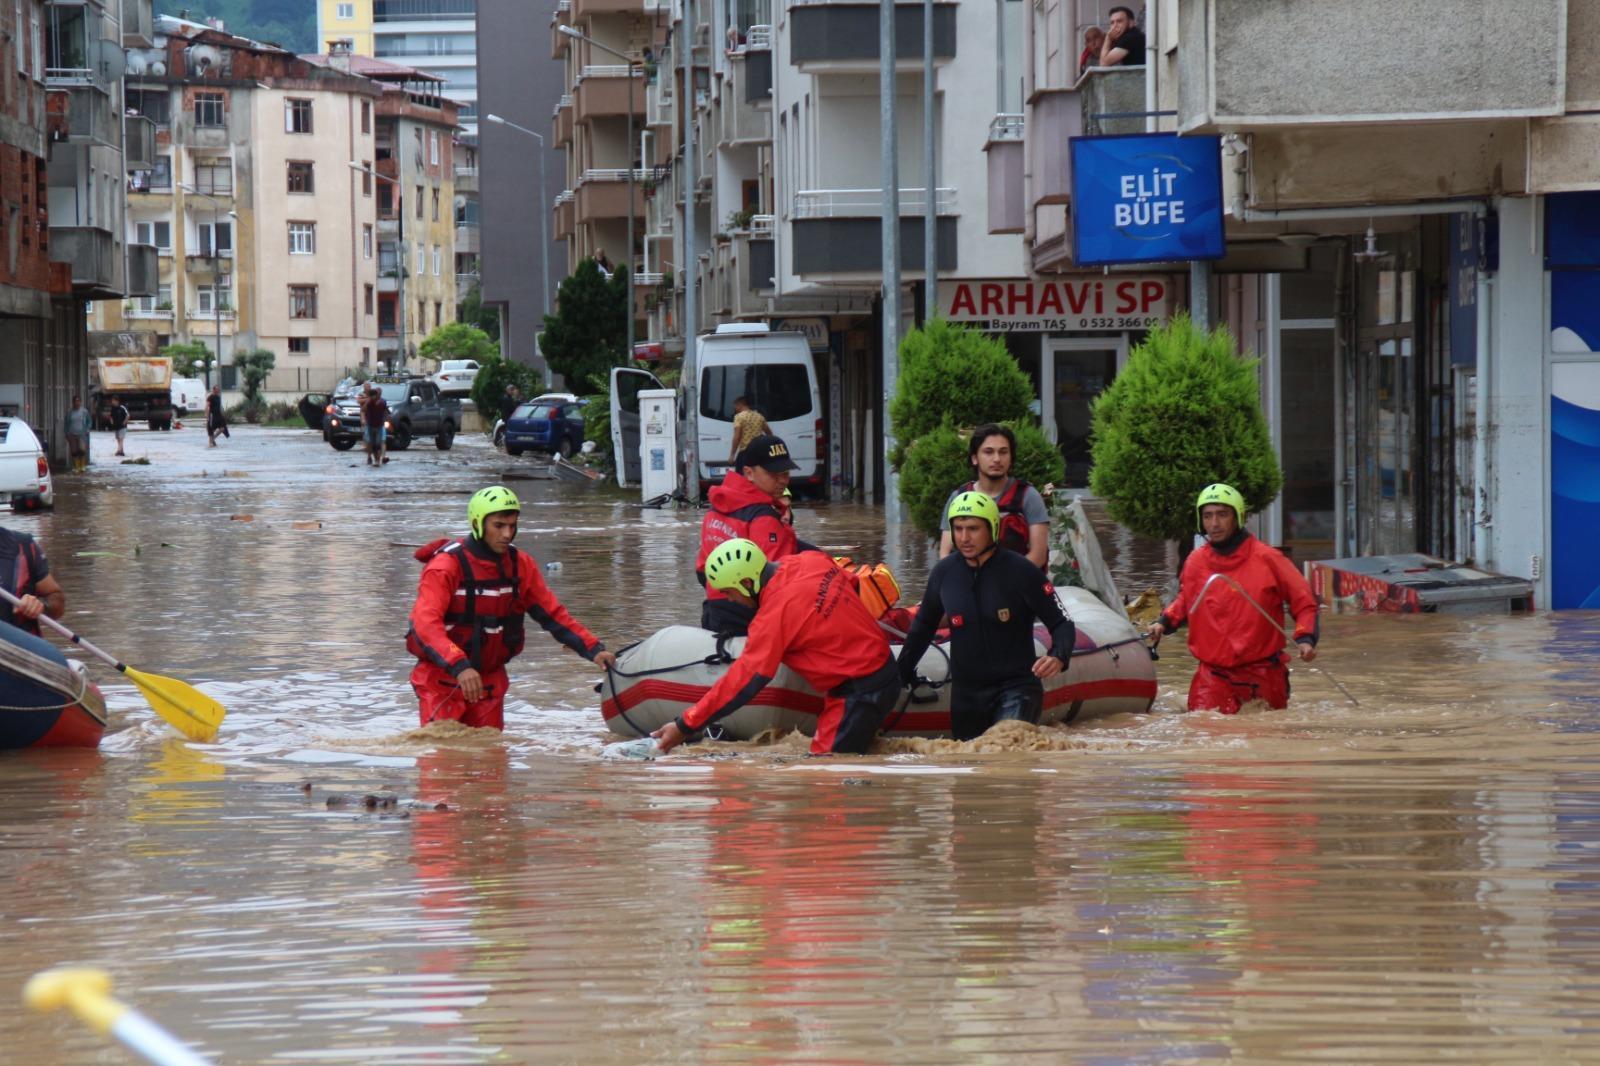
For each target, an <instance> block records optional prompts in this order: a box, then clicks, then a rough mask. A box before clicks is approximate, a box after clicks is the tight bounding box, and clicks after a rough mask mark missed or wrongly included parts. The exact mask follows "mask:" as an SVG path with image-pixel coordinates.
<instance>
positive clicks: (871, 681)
mask: <svg viewBox="0 0 1600 1066" xmlns="http://www.w3.org/2000/svg"><path fill="white" fill-rule="evenodd" d="M903 691H904V686H902V685H901V684H900V670H899V668H898V667H896V666H895V662H894V659H893V657H891V658H890V659H889V661H888V662H886V663H884V664H883V667H882V668H881V669H879V670H878V671H877V672H875V673H872V674H869V675H868V676H866V677H862V678H857V679H856V680H854V681H846V682H845V683H844V684H842V685H840V686H839V687H838V688H835V689H833V690H832V691H830V692H829V693H828V695H827V699H826V701H825V705H824V707H823V711H822V715H821V717H819V718H818V719H817V733H816V736H814V737H812V739H811V754H813V755H865V754H866V753H867V749H868V748H869V747H871V746H872V741H873V738H874V737H876V736H877V735H878V730H879V729H881V728H883V723H884V719H886V718H888V717H889V715H890V714H892V713H893V712H894V709H895V706H896V705H897V704H898V703H899V702H900V694H901V693H902V692H903Z"/></svg>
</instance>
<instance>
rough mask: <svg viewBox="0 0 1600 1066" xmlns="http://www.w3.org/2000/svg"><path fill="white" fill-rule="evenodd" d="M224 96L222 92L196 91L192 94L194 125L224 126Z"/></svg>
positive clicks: (225, 117)
mask: <svg viewBox="0 0 1600 1066" xmlns="http://www.w3.org/2000/svg"><path fill="white" fill-rule="evenodd" d="M225 99H226V98H225V96H224V95H223V94H222V93H214V92H197V93H195V94H194V124H195V125H196V126H210V127H215V126H226V125H227V124H228V116H227V112H226V111H225V110H224V108H225V104H224V100H225Z"/></svg>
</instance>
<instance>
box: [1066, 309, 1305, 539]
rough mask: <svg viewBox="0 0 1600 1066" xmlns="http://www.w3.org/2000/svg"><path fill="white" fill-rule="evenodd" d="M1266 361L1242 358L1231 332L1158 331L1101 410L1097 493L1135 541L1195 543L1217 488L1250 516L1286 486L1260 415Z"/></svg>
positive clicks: (1177, 325) (1096, 411) (1100, 402)
mask: <svg viewBox="0 0 1600 1066" xmlns="http://www.w3.org/2000/svg"><path fill="white" fill-rule="evenodd" d="M1256 365H1257V361H1256V360H1254V359H1242V358H1240V357H1239V355H1238V354H1237V352H1236V350H1235V347H1234V342H1233V337H1232V335H1231V334H1229V332H1228V331H1227V329H1226V328H1218V329H1215V330H1212V331H1210V332H1207V331H1205V330H1200V329H1196V328H1195V325H1194V323H1193V322H1191V321H1190V320H1189V316H1188V315H1185V314H1180V315H1177V316H1176V317H1174V318H1173V319H1172V321H1171V322H1169V323H1167V324H1166V325H1165V326H1162V327H1160V328H1158V329H1154V330H1151V331H1150V334H1149V336H1148V337H1146V338H1145V340H1144V343H1142V344H1140V345H1139V347H1137V348H1135V349H1134V350H1133V352H1132V354H1131V355H1130V356H1129V357H1128V365H1127V367H1126V368H1124V369H1123V370H1122V372H1121V373H1119V374H1118V375H1117V377H1116V380H1114V381H1113V382H1112V383H1111V385H1110V387H1109V388H1107V389H1106V390H1105V391H1104V392H1102V393H1101V394H1100V396H1099V397H1098V398H1097V399H1096V400H1095V402H1094V408H1093V416H1094V432H1093V441H1092V444H1091V452H1092V457H1093V460H1094V470H1093V472H1092V473H1091V474H1090V478H1089V487H1090V488H1091V489H1092V490H1093V492H1094V494H1095V495H1097V496H1100V497H1102V498H1104V499H1105V501H1106V512H1107V513H1108V514H1109V515H1110V516H1111V517H1112V518H1113V519H1115V520H1116V521H1118V522H1120V523H1122V524H1123V525H1125V526H1127V527H1128V528H1129V529H1131V530H1132V531H1133V532H1135V533H1139V534H1142V535H1144V536H1148V537H1158V538H1161V539H1163V540H1175V541H1178V542H1179V543H1180V544H1187V543H1189V540H1190V538H1191V537H1192V535H1193V534H1194V531H1195V513H1194V501H1195V497H1196V496H1198V495H1199V493H1200V490H1201V489H1203V488H1204V487H1205V486H1207V485H1209V484H1211V483H1212V482H1215V481H1222V482H1226V483H1227V484H1229V485H1232V486H1233V487H1234V488H1236V489H1238V490H1239V492H1240V493H1242V494H1243V496H1244V498H1245V500H1246V502H1247V503H1248V504H1249V507H1250V510H1251V511H1258V510H1260V509H1261V508H1262V507H1265V506H1266V505H1267V504H1269V503H1271V502H1272V500H1273V499H1274V498H1275V497H1276V496H1277V495H1278V490H1279V489H1280V488H1281V487H1282V485H1283V475H1282V472H1281V471H1280V469H1279V467H1278V457H1277V456H1276V455H1275V454H1274V453H1273V450H1272V438H1271V435H1270V434H1269V433H1268V431H1267V422H1266V418H1265V417H1264V416H1263V415H1262V413H1261V400H1260V384H1259V382H1258V381H1257V379H1256Z"/></svg>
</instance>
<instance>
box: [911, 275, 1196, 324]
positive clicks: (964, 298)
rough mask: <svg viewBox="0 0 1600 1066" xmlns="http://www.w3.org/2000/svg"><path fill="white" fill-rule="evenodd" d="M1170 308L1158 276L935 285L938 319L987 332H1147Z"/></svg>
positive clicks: (1167, 284) (1168, 290)
mask: <svg viewBox="0 0 1600 1066" xmlns="http://www.w3.org/2000/svg"><path fill="white" fill-rule="evenodd" d="M1171 305H1172V279H1171V278H1169V277H1167V276H1166V275H1164V274H1110V275H1103V276H1102V275H1094V276H1082V277H1063V278H1059V279H1044V278H1035V279H1029V280H1004V279H1000V280H995V281H942V282H940V283H939V314H940V316H941V317H943V318H945V319H947V320H948V321H951V322H962V323H965V324H966V325H969V326H972V327H974V328H976V329H980V330H983V331H984V332H987V333H1058V332H1076V331H1085V330H1140V329H1151V328H1153V327H1155V326H1159V325H1160V324H1161V323H1163V322H1165V321H1166V319H1167V316H1168V314H1170V309H1171Z"/></svg>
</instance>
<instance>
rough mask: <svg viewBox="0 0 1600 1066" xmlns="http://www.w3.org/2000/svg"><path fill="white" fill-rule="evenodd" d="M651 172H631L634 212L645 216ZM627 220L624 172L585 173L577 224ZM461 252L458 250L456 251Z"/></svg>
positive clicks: (600, 171) (580, 183)
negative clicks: (614, 219)
mask: <svg viewBox="0 0 1600 1066" xmlns="http://www.w3.org/2000/svg"><path fill="white" fill-rule="evenodd" d="M649 178H650V171H648V170H642V169H641V170H636V171H634V172H633V213H634V216H635V217H643V215H644V206H645V205H644V183H645V182H646V181H647V180H649ZM627 217H628V172H627V170H625V169H624V170H586V171H584V172H583V178H582V180H581V181H579V182H578V188H577V214H576V218H575V221H576V224H577V225H583V224H584V223H588V222H600V221H603V220H606V219H613V218H627ZM456 250H457V251H460V250H461V249H460V248H459V247H458V248H457V249H456Z"/></svg>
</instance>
